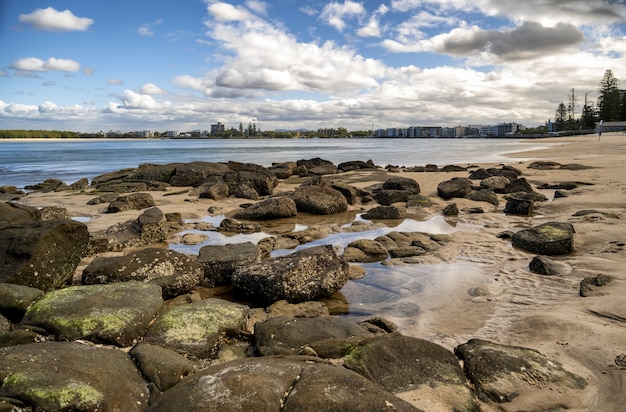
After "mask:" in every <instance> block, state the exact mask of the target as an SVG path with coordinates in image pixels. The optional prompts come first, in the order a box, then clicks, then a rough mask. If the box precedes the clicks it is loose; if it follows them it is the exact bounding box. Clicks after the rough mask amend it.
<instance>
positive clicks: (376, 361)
mask: <svg viewBox="0 0 626 412" xmlns="http://www.w3.org/2000/svg"><path fill="white" fill-rule="evenodd" d="M343 359H344V362H345V366H346V367H347V368H349V369H351V370H354V371H355V372H358V373H359V374H361V375H363V376H364V377H366V378H368V379H370V380H371V381H373V382H375V383H377V384H378V385H380V386H381V387H383V388H384V389H386V390H387V391H389V392H391V393H394V394H399V393H404V394H407V393H410V394H411V399H416V400H419V399H424V400H425V401H423V402H422V403H423V404H424V409H427V410H454V411H476V412H477V411H479V410H480V408H479V407H478V404H477V402H476V400H475V399H474V395H473V393H472V391H471V390H470V388H469V387H468V386H467V384H466V378H465V375H464V374H463V370H462V369H461V367H460V365H459V361H458V359H457V358H456V357H455V356H454V354H453V353H452V352H450V351H449V350H447V349H445V348H444V347H442V346H439V345H437V344H434V343H432V342H429V341H426V340H423V339H418V338H412V337H408V336H402V335H400V334H398V333H392V334H385V335H379V336H375V337H371V338H368V339H364V340H362V341H361V342H360V343H359V344H358V345H355V346H354V347H353V348H352V349H351V350H350V351H349V352H348V353H347V354H346V356H344V357H343ZM403 398H405V399H406V395H405V396H403ZM426 400H427V401H426ZM420 406H421V405H420Z"/></svg>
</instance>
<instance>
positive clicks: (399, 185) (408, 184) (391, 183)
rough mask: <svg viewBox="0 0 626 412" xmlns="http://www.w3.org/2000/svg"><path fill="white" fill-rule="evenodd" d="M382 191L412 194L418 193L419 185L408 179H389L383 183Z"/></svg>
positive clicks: (398, 177) (397, 177)
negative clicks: (400, 191) (403, 191)
mask: <svg viewBox="0 0 626 412" xmlns="http://www.w3.org/2000/svg"><path fill="white" fill-rule="evenodd" d="M383 190H406V191H408V192H411V193H412V194H419V193H420V185H419V183H417V181H416V180H415V179H411V178H410V177H400V176H396V177H391V178H389V179H387V180H386V181H385V183H383Z"/></svg>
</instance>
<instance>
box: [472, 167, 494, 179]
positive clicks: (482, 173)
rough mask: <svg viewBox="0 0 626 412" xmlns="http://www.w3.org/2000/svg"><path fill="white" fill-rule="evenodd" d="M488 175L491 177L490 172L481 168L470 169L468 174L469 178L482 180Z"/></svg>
mask: <svg viewBox="0 0 626 412" xmlns="http://www.w3.org/2000/svg"><path fill="white" fill-rule="evenodd" d="M489 177H492V174H491V173H489V172H487V171H486V170H485V169H483V168H480V169H476V170H474V171H472V172H471V173H470V176H469V178H470V180H483V179H487V178H489Z"/></svg>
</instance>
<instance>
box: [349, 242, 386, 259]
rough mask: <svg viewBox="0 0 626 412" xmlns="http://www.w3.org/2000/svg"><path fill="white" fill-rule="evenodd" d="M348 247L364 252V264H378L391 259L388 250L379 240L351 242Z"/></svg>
mask: <svg viewBox="0 0 626 412" xmlns="http://www.w3.org/2000/svg"><path fill="white" fill-rule="evenodd" d="M348 247H350V248H356V249H359V250H360V251H362V252H363V253H364V254H365V256H366V257H365V259H364V260H362V261H363V262H377V261H380V260H385V259H387V258H388V257H389V252H388V251H387V249H386V248H385V247H384V246H383V244H382V243H380V242H379V241H377V240H372V239H359V240H355V241H354V242H351V243H350V244H349V245H348Z"/></svg>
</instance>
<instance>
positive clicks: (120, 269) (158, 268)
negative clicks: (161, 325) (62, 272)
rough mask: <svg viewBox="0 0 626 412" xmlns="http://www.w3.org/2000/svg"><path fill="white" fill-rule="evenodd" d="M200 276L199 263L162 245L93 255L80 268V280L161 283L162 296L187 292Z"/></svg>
mask: <svg viewBox="0 0 626 412" xmlns="http://www.w3.org/2000/svg"><path fill="white" fill-rule="evenodd" d="M203 277H204V273H203V271H202V267H201V266H200V264H199V263H198V262H197V261H196V260H194V259H192V258H191V257H190V256H189V255H185V254H182V253H178V252H175V251H173V250H169V249H162V248H145V249H140V250H137V251H133V252H131V253H128V254H127V255H125V256H113V257H102V256H96V257H95V258H94V259H93V260H92V261H91V263H89V265H87V267H86V268H85V269H84V270H83V284H84V285H95V284H105V283H115V282H128V281H130V280H136V281H141V282H151V283H155V284H157V285H159V286H160V287H161V290H162V293H163V298H164V299H169V298H173V297H175V296H179V295H183V294H185V293H189V292H190V291H192V290H194V289H196V288H197V287H198V286H199V285H200V282H201V281H202V279H203Z"/></svg>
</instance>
